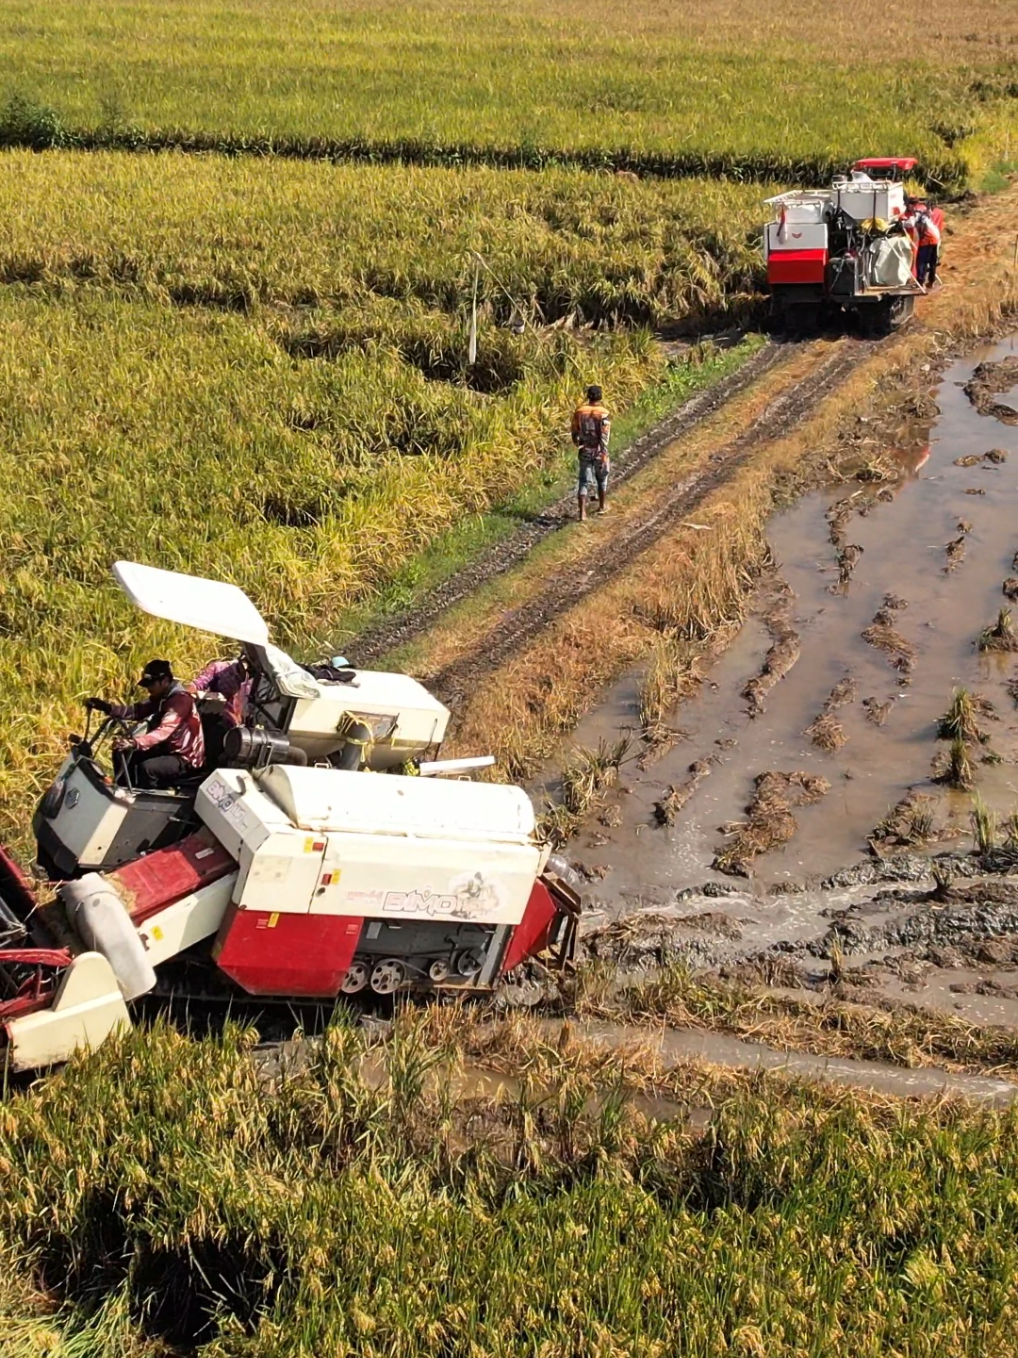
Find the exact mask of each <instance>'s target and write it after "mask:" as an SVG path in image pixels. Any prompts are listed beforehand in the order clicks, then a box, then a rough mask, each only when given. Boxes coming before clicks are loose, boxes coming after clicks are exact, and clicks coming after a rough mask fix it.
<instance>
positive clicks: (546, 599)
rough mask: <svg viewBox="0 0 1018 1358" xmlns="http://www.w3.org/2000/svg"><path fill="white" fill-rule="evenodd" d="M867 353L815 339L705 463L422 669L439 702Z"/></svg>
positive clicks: (532, 631) (682, 509)
mask: <svg viewBox="0 0 1018 1358" xmlns="http://www.w3.org/2000/svg"><path fill="white" fill-rule="evenodd" d="M872 352H873V346H871V345H865V344H860V343H858V342H856V341H854V340H851V339H842V340H838V341H836V342H835V343H834V344H832V345H818V347H817V361H816V363H815V365H814V366H813V367H812V368H811V370H810V371H809V373H808V374H807V375H806V376H805V377H803V378H801V379H800V380H798V381H795V382H793V383H790V384H789V385H788V386H787V387H785V388H783V389H781V390H780V391H779V392H778V394H777V395H776V396H775V397H774V398H773V400H772V401H771V402H770V403H769V404H768V406H767V408H766V409H765V410H764V411H763V413H762V414H760V415H759V416H758V417H757V418H755V419H754V420H752V421H751V422H750V423H749V424H748V425H747V426H746V427H745V428H744V429H743V430H742V431H741V432H740V433H739V434H738V436H737V437H735V438H733V439H732V440H730V441H729V442H727V443H724V444H723V445H722V446H721V447H719V448H718V449H717V450H716V451H715V452H713V453H712V454H711V455H710V458H709V460H708V461H707V463H706V465H704V466H702V467H699V468H698V469H697V470H696V471H694V472H692V473H691V474H690V475H689V476H687V477H685V478H683V479H681V480H679V481H677V482H675V483H674V484H673V485H672V486H671V487H670V488H669V489H668V490H667V491H666V492H664V493H663V494H661V495H659V496H658V497H657V498H656V499H655V501H654V502H653V503H652V504H650V505H648V506H647V507H646V509H645V510H644V512H642V513H641V514H639V515H637V516H635V517H633V518H632V519H629V520H627V521H626V522H625V523H623V524H621V525H620V528H619V530H618V531H617V532H612V533H611V534H610V536H609V537H608V539H607V541H603V542H602V543H600V544H599V545H598V546H597V547H596V548H595V550H593V551H592V552H590V553H589V554H587V555H585V556H583V557H582V558H581V559H580V560H579V561H577V562H575V563H574V564H573V565H571V566H570V567H569V568H567V569H565V570H561V571H559V572H557V573H556V574H555V575H554V576H553V577H551V578H549V579H548V580H547V581H546V582H545V583H544V587H543V588H542V589H541V591H540V593H539V594H537V595H536V596H535V597H533V598H531V599H528V600H527V601H526V602H525V603H524V604H523V605H521V606H520V607H519V608H517V609H515V610H513V611H511V612H508V613H503V614H502V615H501V616H500V617H499V618H498V621H497V625H496V626H495V627H494V628H493V629H492V630H491V631H490V632H489V633H488V634H487V635H485V636H484V637H482V638H481V639H480V641H479V642H478V643H477V644H475V645H474V646H473V647H471V648H470V649H469V650H467V651H465V652H463V653H462V654H461V655H460V656H458V657H457V659H456V660H455V662H454V663H452V664H451V665H449V666H447V667H445V668H444V669H442V670H440V671H439V672H438V673H436V674H432V675H429V676H428V684H429V687H430V688H431V689H432V690H433V691H434V692H435V693H436V694H437V695H438V696H439V697H440V698H441V699H442V701H443V702H445V703H447V704H448V705H449V706H451V707H453V708H455V707H457V706H458V705H459V704H460V702H461V700H462V697H463V695H464V692H465V690H467V689H468V688H470V687H472V686H474V685H476V683H477V682H478V680H480V679H481V678H483V677H484V676H486V675H488V674H490V673H491V672H492V671H494V670H496V669H497V668H498V667H499V666H500V665H501V664H502V663H503V662H504V661H505V660H507V659H508V658H509V657H511V656H512V655H513V654H515V653H516V652H518V651H520V650H521V649H522V648H523V647H524V646H525V645H526V644H527V643H528V642H529V641H530V640H532V639H533V638H534V637H536V636H537V635H538V634H539V633H541V632H542V631H543V630H544V629H545V628H546V627H547V626H548V624H549V623H550V622H551V620H552V619H553V618H555V617H556V616H557V615H558V614H559V613H561V612H562V611H563V610H564V609H567V608H572V607H573V606H574V605H575V604H577V603H578V602H580V601H581V600H583V599H584V598H586V597H588V596H589V595H591V594H592V593H594V592H595V591H596V590H598V589H600V588H603V586H604V584H605V583H606V582H607V581H609V580H611V579H612V578H613V577H614V576H615V575H617V574H619V573H620V572H621V571H623V570H625V569H626V567H627V566H629V565H630V564H631V563H632V562H633V560H634V559H635V558H636V557H638V556H639V555H640V553H641V552H643V551H644V550H645V549H646V548H647V547H649V546H651V545H652V544H653V543H654V542H656V541H657V540H658V538H660V537H662V536H663V535H664V534H665V533H666V532H667V531H668V530H669V529H670V528H672V527H673V526H674V525H675V524H676V523H678V522H679V521H680V520H682V519H685V518H687V517H689V516H690V515H695V513H696V510H697V508H698V506H699V505H700V504H701V503H702V502H703V501H704V500H705V499H706V497H707V496H708V495H710V494H711V492H712V491H714V490H716V489H717V488H718V487H719V486H721V485H723V484H724V482H725V481H727V480H728V479H729V478H730V477H731V476H732V474H733V472H734V471H735V470H736V469H737V468H738V467H739V466H741V465H742V464H743V463H744V462H745V461H746V460H747V459H749V458H750V457H751V456H752V455H753V453H754V451H755V450H756V448H757V447H758V446H759V445H760V444H761V443H763V442H766V441H767V440H769V439H774V438H777V437H780V436H781V435H783V434H785V433H787V432H788V431H789V430H791V429H792V428H794V426H795V425H796V423H797V422H798V421H799V420H800V419H802V418H803V416H804V415H806V414H807V413H808V412H809V411H810V410H811V409H812V407H813V405H814V403H815V402H816V400H817V399H818V397H819V396H821V395H822V394H824V393H826V392H827V391H829V390H830V389H831V388H832V387H833V386H836V385H837V383H838V382H839V381H840V380H841V379H842V378H844V377H845V376H846V375H847V374H848V373H849V372H851V370H852V369H853V368H854V367H856V366H857V365H858V364H859V363H860V362H862V361H863V360H864V359H865V358H867V357H870V356H871V354H872Z"/></svg>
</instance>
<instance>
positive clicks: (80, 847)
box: [51, 754, 132, 868]
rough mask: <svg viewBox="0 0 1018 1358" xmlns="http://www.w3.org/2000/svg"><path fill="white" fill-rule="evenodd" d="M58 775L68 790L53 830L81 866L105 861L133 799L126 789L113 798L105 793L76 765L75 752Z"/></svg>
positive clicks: (67, 759) (94, 864)
mask: <svg viewBox="0 0 1018 1358" xmlns="http://www.w3.org/2000/svg"><path fill="white" fill-rule="evenodd" d="M57 777H58V778H63V779H64V780H65V782H66V784H67V790H66V792H65V793H64V799H63V802H62V803H61V806H60V810H59V811H58V812H57V814H56V815H55V816H54V817H53V820H52V821H51V824H52V826H53V829H54V831H55V833H56V835H57V837H58V839H59V840H60V842H61V844H63V845H64V847H65V848H66V849H68V850H69V851H70V852H71V853H72V854H73V855H74V857H75V858H76V859H77V861H78V862H79V863H80V864H81V866H82V867H85V868H89V867H94V866H96V865H97V864H99V863H101V862H102V861H103V859H104V858H105V856H106V853H107V852H108V850H109V847H110V845H111V844H112V843H113V841H114V839H116V837H117V832H118V831H119V830H120V827H121V826H122V825H123V823H124V820H125V819H126V817H127V813H128V811H129V810H130V808H131V802H132V798H131V797H130V794H129V793H127V792H125V791H121V792H120V795H118V796H116V797H115V799H114V800H113V801H110V800H109V798H107V797H105V796H103V794H102V793H101V792H99V791H98V789H97V788H95V787H93V786H92V784H91V783H90V782H89V780H88V778H87V777H86V776H85V774H84V773H82V772H81V770H80V768H78V767H77V766H76V763H75V756H74V755H73V754H72V755H68V756H67V758H66V759H65V760H64V763H63V766H62V767H61V769H60V772H59V774H58V775H57Z"/></svg>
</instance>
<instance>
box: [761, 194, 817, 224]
mask: <svg viewBox="0 0 1018 1358" xmlns="http://www.w3.org/2000/svg"><path fill="white" fill-rule="evenodd" d="M833 198H834V195H833V194H832V192H831V191H830V189H794V190H793V191H792V192H791V193H779V194H778V195H777V197H775V198H765V199H764V201H765V202H766V203H769V204H771V205H772V206H774V207H776V208H777V209H778V216H780V215H781V213H782V212H783V213H784V216H785V221H786V222H787V223H788V224H789V225H798V224H799V223H802V222H812V223H814V224H815V223H817V222H822V221H823V220H824V216H825V214H826V213H827V211H828V209H829V208H830V206H831V202H832V200H833Z"/></svg>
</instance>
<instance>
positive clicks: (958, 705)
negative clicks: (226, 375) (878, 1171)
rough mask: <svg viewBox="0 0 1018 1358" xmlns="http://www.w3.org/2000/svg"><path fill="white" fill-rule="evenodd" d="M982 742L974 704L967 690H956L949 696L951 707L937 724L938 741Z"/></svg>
mask: <svg viewBox="0 0 1018 1358" xmlns="http://www.w3.org/2000/svg"><path fill="white" fill-rule="evenodd" d="M959 738H960V739H961V740H966V741H969V742H973V743H974V742H976V741H979V740H982V738H983V737H982V732H981V731H980V729H979V720H978V716H977V711H976V703H975V702H974V701H973V697H972V694H971V693H969V691H968V689H967V688H956V689H955V690H954V692H953V694H952V695H951V705H950V707H949V708H948V709H947V711H946V712H945V713H944V715H943V716H942V717H941V718H940V720H939V722H938V723H937V739H938V740H957V739H959Z"/></svg>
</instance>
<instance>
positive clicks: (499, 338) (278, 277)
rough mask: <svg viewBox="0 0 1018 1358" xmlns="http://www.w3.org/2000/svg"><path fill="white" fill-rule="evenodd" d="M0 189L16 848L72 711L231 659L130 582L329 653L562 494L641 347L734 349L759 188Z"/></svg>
mask: <svg viewBox="0 0 1018 1358" xmlns="http://www.w3.org/2000/svg"><path fill="white" fill-rule="evenodd" d="M0 168H2V170H3V174H2V175H0V220H2V225H0V474H2V475H3V477H4V478H5V480H6V481H7V482H8V483H9V484H10V485H11V486H17V487H18V494H16V495H10V496H7V497H5V498H4V500H3V502H2V503H0V545H2V549H3V552H4V559H5V563H6V567H7V568H6V570H5V572H4V576H3V580H2V581H0V665H2V666H3V668H4V672H5V674H7V675H8V676H9V679H8V682H7V683H6V684H5V686H4V691H3V695H2V697H0V822H2V824H3V834H4V835H5V836H7V837H11V836H14V837H19V836H21V835H23V833H24V825H25V821H26V811H27V808H28V806H29V805H30V804H31V799H32V797H33V796H34V795H35V793H36V792H37V791H38V788H39V786H40V783H41V782H42V781H43V780H45V779H46V778H47V777H48V776H49V773H50V771H51V769H52V767H53V763H54V760H55V759H56V758H57V757H58V752H59V748H60V744H61V742H62V740H63V737H64V734H65V732H66V729H67V726H68V723H70V722H73V721H74V720H76V719H77V718H76V717H75V713H76V711H77V709H76V707H75V703H76V701H77V700H79V699H80V698H81V697H83V696H84V695H85V694H87V693H89V692H92V691H94V690H95V689H96V688H102V687H114V688H119V689H122V688H123V687H124V686H125V684H127V683H128V677H129V675H130V674H131V673H132V671H133V670H134V668H135V667H136V666H137V664H138V663H139V662H142V663H143V661H144V659H145V657H146V656H147V654H148V653H149V652H151V653H156V652H158V651H163V650H166V651H168V652H169V653H170V654H171V655H172V656H173V658H174V659H175V661H177V662H178V663H179V664H180V665H181V667H182V668H186V666H187V665H188V664H190V663H192V662H193V661H196V660H198V659H199V658H200V653H199V652H198V650H197V649H196V648H198V647H201V646H202V645H204V646H208V645H210V644H212V645H215V644H216V643H211V642H209V641H208V640H207V639H206V640H205V641H204V642H203V641H202V640H201V639H198V638H196V637H195V636H194V634H190V635H187V634H185V633H180V632H176V633H174V632H172V631H170V630H168V629H166V628H161V627H160V626H159V625H158V624H155V623H153V622H152V620H149V619H146V618H143V617H142V616H141V615H139V614H138V613H136V612H135V611H134V610H131V609H130V608H128V607H127V606H126V604H125V603H124V602H123V601H122V600H121V599H120V597H119V595H118V592H117V591H116V590H115V588H113V586H112V584H111V578H110V575H109V567H110V563H111V562H112V561H113V560H114V559H116V558H117V557H127V558H131V559H140V560H144V561H148V562H151V563H153V564H159V565H162V566H165V567H168V568H171V569H181V570H186V571H193V572H196V573H198V574H208V575H213V576H217V577H222V578H227V579H232V580H235V581H236V582H237V583H239V584H241V585H242V586H243V587H244V588H245V589H247V590H249V592H250V593H251V594H252V596H253V597H254V598H255V599H256V600H257V601H258V603H259V606H260V607H261V608H262V609H263V610H264V612H265V614H266V616H268V617H270V618H271V619H272V621H273V624H274V626H275V627H276V629H277V634H278V635H279V636H280V638H281V640H282V641H283V643H284V644H287V645H290V646H293V647H294V648H295V650H296V651H297V652H299V653H301V654H306V653H307V652H308V651H313V650H315V649H321V650H329V648H330V646H333V645H336V646H338V645H339V644H341V642H342V638H341V637H338V636H337V631H338V630H339V629H340V627H341V619H342V617H343V615H344V614H345V613H346V612H347V611H348V610H349V609H350V607H351V606H352V605H353V604H355V603H357V602H359V601H363V600H365V599H368V598H371V597H373V596H375V595H377V593H378V591H379V590H381V589H384V588H385V587H386V585H387V583H388V582H391V581H392V580H393V579H394V578H395V577H396V576H397V575H398V574H399V573H400V572H401V571H404V572H405V571H406V570H407V569H408V568H409V567H410V566H411V565H412V563H413V562H414V560H415V559H416V556H417V554H418V553H420V552H421V551H422V550H423V549H425V548H427V547H428V546H429V545H430V544H432V543H433V542H434V541H435V539H436V537H437V536H438V535H440V534H441V533H443V532H444V531H446V530H448V529H450V528H451V527H454V526H459V525H462V524H463V523H464V522H466V521H468V520H469V519H470V518H471V516H474V517H476V516H478V515H480V514H482V513H484V512H485V511H486V510H488V509H489V508H491V507H492V506H493V505H498V504H504V503H506V502H508V501H510V500H511V499H512V497H513V496H514V495H515V494H516V493H518V492H519V491H521V489H524V488H526V487H527V486H531V487H532V486H534V485H538V486H539V484H540V480H541V478H542V477H546V476H551V477H553V478H554V476H556V475H557V474H558V473H559V471H560V469H561V468H562V467H563V466H564V465H565V464H566V463H568V461H569V458H570V453H569V451H568V450H569V449H570V447H571V445H570V444H569V442H568V436H567V429H568V415H569V411H570V409H571V407H572V405H573V404H574V402H575V400H576V397H577V395H578V394H579V393H580V392H581V391H582V389H583V387H584V385H585V384H586V383H587V382H590V381H594V380H597V381H601V382H602V383H603V385H604V386H605V389H606V391H607V392H608V393H609V394H610V399H611V400H612V402H613V405H614V408H615V409H616V410H617V411H622V410H624V409H625V408H626V407H627V406H628V405H630V404H631V403H632V401H633V400H634V398H635V397H636V396H637V395H638V393H639V392H640V391H641V390H642V389H643V388H645V386H646V385H647V383H648V382H651V381H653V380H654V379H655V378H657V377H660V376H661V375H662V374H663V373H664V371H665V359H664V356H663V354H662V352H661V351H660V349H659V348H658V346H657V345H655V344H654V343H653V342H652V340H651V338H650V333H649V327H651V326H653V325H657V324H660V323H662V322H663V321H664V320H666V319H673V320H674V319H678V320H680V321H681V320H683V319H685V321H686V322H687V323H691V324H696V323H697V321H698V320H700V321H702V320H703V319H704V318H711V320H712V323H718V322H724V320H725V318H726V317H736V316H738V315H739V314H741V313H742V312H743V311H744V310H745V308H746V307H747V305H749V304H751V303H752V300H753V297H754V295H755V290H756V287H757V271H758V259H757V254H756V250H755V240H754V238H755V233H756V226H755V221H754V219H755V217H756V215H757V213H758V197H759V193H760V189H759V187H746V186H738V185H725V184H713V183H703V184H700V183H696V182H692V181H669V182H663V181H662V182H646V183H632V182H629V181H626V180H621V179H616V178H613V177H604V176H601V177H598V178H596V179H595V178H592V177H591V176H589V175H584V174H581V173H579V172H577V171H574V170H555V171H545V172H542V173H540V174H534V173H531V172H511V173H509V172H498V171H494V170H490V169H484V168H476V169H469V170H445V169H419V168H413V167H407V168H395V167H384V168H383V167H377V168H376V167H366V166H342V165H322V164H309V163H300V162H282V161H255V160H249V159H245V160H229V159H226V158H223V157H212V158H194V157H187V156H183V155H180V154H162V155H158V156H151V155H147V156H132V155H129V154H125V153H102V154H96V155H92V156H81V155H80V154H74V153H68V152H48V153H46V154H45V155H36V154H33V153H31V152H25V151H9V152H6V153H3V155H2V161H0ZM479 259H480V261H481V262H480V263H479V262H478V260H479ZM475 281H476V286H477V297H478V352H477V360H476V363H474V364H473V365H469V364H468V361H467V358H468V342H469V322H470V310H471V305H472V298H473V291H474V286H475ZM708 376H709V369H708V370H705V372H704V375H703V379H704V380H706V378H707V377H708ZM329 653H330V654H331V651H329Z"/></svg>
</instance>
